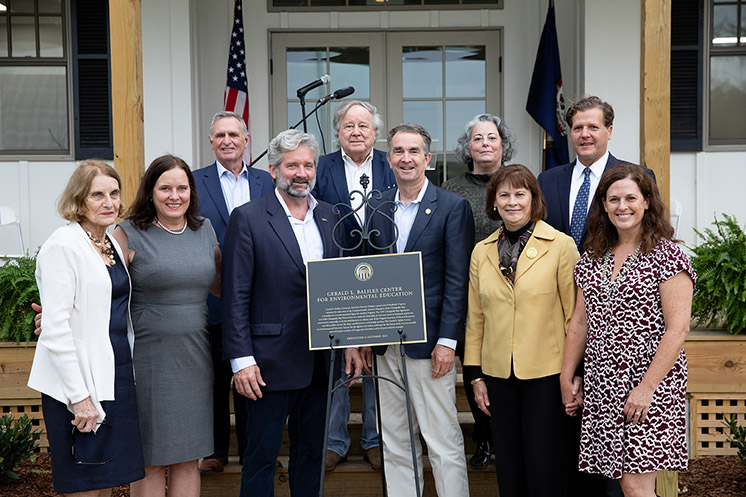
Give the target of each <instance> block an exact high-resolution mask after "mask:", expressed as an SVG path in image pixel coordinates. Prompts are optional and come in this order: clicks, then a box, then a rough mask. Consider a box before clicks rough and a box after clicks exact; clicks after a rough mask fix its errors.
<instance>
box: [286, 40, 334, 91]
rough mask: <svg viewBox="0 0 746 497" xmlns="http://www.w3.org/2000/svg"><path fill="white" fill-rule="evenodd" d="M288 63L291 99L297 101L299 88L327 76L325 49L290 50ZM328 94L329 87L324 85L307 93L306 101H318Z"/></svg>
mask: <svg viewBox="0 0 746 497" xmlns="http://www.w3.org/2000/svg"><path fill="white" fill-rule="evenodd" d="M286 61H287V62H286V64H287V98H289V99H297V98H298V97H297V96H296V93H297V91H298V88H302V87H303V86H305V85H307V84H308V83H310V82H311V81H314V80H316V79H319V78H320V77H321V76H323V75H324V74H326V70H327V68H326V49H325V48H288V49H287V59H286ZM326 94H327V87H326V86H325V85H322V86H320V87H318V88H314V89H313V90H311V91H309V92H308V93H306V100H309V99H318V98H321V97H323V96H324V95H326Z"/></svg>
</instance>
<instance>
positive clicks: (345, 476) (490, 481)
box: [201, 456, 499, 497]
mask: <svg viewBox="0 0 746 497" xmlns="http://www.w3.org/2000/svg"><path fill="white" fill-rule="evenodd" d="M423 459H424V461H423V462H424V473H425V489H424V492H423V494H422V495H423V497H435V496H436V493H435V485H434V483H433V476H432V468H431V467H430V461H429V460H428V458H427V456H425V457H424V458H423ZM280 462H282V464H283V468H282V469H279V470H277V472H276V473H275V496H276V497H289V496H290V489H289V483H288V472H287V466H288V458H287V457H286V456H281V457H280ZM240 482H241V467H240V466H239V465H238V460H237V459H236V458H231V461H230V463H229V464H228V465H227V466H226V467H225V470H224V471H223V472H222V473H219V474H216V475H202V493H201V495H202V497H238V493H239V487H240ZM469 493H470V495H471V497H499V493H498V491H497V478H496V477H495V466H494V461H493V464H491V465H490V466H489V467H488V468H487V469H484V470H474V469H471V468H469ZM382 495H383V490H382V487H381V473H380V471H376V470H374V469H372V468H371V467H370V465H369V464H368V463H366V462H365V461H364V460H363V458H362V456H349V460H348V461H347V462H346V463H344V464H340V465H338V466H337V467H336V469H335V470H334V471H330V472H327V473H326V476H325V479H324V496H325V497H352V496H354V497H381V496H382ZM390 497H398V496H390Z"/></svg>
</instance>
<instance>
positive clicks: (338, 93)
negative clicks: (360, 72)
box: [319, 86, 355, 105]
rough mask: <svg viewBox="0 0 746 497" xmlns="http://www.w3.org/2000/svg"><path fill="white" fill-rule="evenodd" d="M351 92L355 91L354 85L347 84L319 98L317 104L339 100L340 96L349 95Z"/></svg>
mask: <svg viewBox="0 0 746 497" xmlns="http://www.w3.org/2000/svg"><path fill="white" fill-rule="evenodd" d="M353 93H355V87H353V86H347V87H345V88H340V89H339V90H336V91H335V92H334V93H330V94H329V95H327V96H325V97H323V98H322V99H321V100H319V105H324V104H325V103H327V102H328V101H330V100H339V99H340V98H345V97H349V96H350V95H352V94H353Z"/></svg>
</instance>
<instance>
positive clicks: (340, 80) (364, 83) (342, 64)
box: [329, 47, 370, 100]
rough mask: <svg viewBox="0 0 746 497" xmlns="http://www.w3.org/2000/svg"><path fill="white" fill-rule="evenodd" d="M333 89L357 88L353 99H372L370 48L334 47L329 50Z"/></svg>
mask: <svg viewBox="0 0 746 497" xmlns="http://www.w3.org/2000/svg"><path fill="white" fill-rule="evenodd" d="M329 61H330V64H329V75H330V76H331V77H332V83H331V88H333V89H337V88H344V87H346V86H353V87H355V93H354V96H353V97H352V98H356V99H362V100H368V99H369V98H370V49H369V48H368V47H344V48H339V47H332V48H330V49H329Z"/></svg>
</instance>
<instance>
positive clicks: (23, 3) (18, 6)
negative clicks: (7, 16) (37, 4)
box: [10, 0, 34, 14]
mask: <svg viewBox="0 0 746 497" xmlns="http://www.w3.org/2000/svg"><path fill="white" fill-rule="evenodd" d="M10 11H11V12H13V13H14V14H16V13H22V14H25V13H27V12H34V0H12V1H11V2H10Z"/></svg>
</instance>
